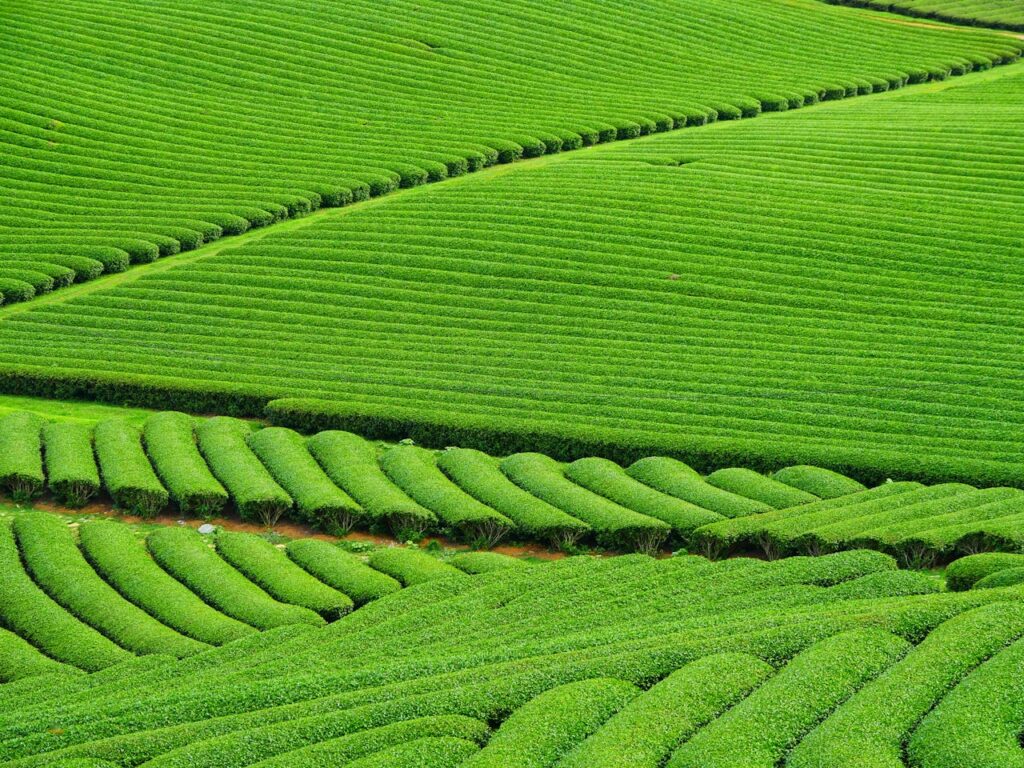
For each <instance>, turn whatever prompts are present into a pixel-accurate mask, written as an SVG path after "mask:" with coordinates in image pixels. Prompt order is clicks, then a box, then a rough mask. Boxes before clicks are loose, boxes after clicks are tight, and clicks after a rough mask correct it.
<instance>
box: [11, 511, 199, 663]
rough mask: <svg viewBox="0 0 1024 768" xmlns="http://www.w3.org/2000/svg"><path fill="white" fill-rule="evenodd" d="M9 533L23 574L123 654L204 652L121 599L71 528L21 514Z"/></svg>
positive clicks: (45, 517)
mask: <svg viewBox="0 0 1024 768" xmlns="http://www.w3.org/2000/svg"><path fill="white" fill-rule="evenodd" d="M14 533H15V537H16V539H17V542H18V547H19V549H20V550H21V557H22V560H23V561H24V563H25V568H26V570H27V571H28V572H29V573H30V574H31V575H32V578H33V579H34V580H35V582H36V584H38V585H39V586H40V587H41V588H42V589H43V590H44V591H45V592H46V593H47V594H48V595H49V596H50V597H51V598H53V600H54V601H56V602H57V603H59V604H60V605H61V606H63V607H64V608H65V609H66V610H67V611H68V612H69V613H71V614H72V615H74V616H76V617H78V618H79V619H80V620H81V621H83V622H85V623H86V624H88V625H90V626H92V627H93V628H95V629H96V630H98V631H99V632H101V633H102V634H103V635H104V636H106V637H108V638H110V639H111V640H113V641H114V642H115V643H117V644H118V645H119V646H121V647H122V648H124V649H125V650H128V651H131V652H133V653H137V654H146V653H163V654H169V655H171V656H175V657H178V658H181V657H184V656H190V655H192V654H194V653H199V652H200V651H202V650H204V649H205V648H207V646H206V645H205V644H204V643H200V642H197V641H196V640H193V639H191V638H188V637H185V636H184V635H180V634H178V633H177V632H175V631H174V630H173V629H170V628H169V627H166V626H164V625H163V624H161V623H160V622H159V621H157V620H156V619H154V618H153V617H152V616H150V615H149V614H148V613H146V612H145V611H143V610H141V609H140V608H138V607H137V606H135V605H133V604H132V603H130V602H128V601H127V600H125V599H124V598H123V597H122V596H121V595H119V594H118V593H117V591H116V590H114V589H113V588H112V587H111V586H110V585H109V584H107V582H105V581H104V580H103V579H102V578H100V577H99V576H98V575H97V573H96V571H94V570H93V569H92V567H91V566H90V565H89V563H87V562H86V560H85V558H84V557H83V556H82V553H81V552H80V551H79V549H78V545H77V544H76V542H75V538H74V536H73V535H72V533H71V529H70V528H68V526H67V525H66V524H65V523H64V521H63V520H59V519H57V518H54V517H50V516H49V515H41V514H40V515H22V516H21V517H19V518H17V519H16V520H15V521H14Z"/></svg>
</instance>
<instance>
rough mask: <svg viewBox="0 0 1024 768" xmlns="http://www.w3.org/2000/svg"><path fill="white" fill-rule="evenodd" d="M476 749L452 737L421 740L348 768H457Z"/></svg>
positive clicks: (477, 749)
mask: <svg viewBox="0 0 1024 768" xmlns="http://www.w3.org/2000/svg"><path fill="white" fill-rule="evenodd" d="M479 749H480V746H479V745H478V744H476V743H475V742H472V741H469V740H468V739H460V738H457V737H455V736H425V737H423V738H422V739H416V740H415V741H410V742H407V743H405V744H398V745H396V746H394V747H390V748H388V749H382V750H381V751H380V752H377V753H375V754H373V755H370V756H369V757H364V758H362V759H360V760H353V761H352V762H351V763H349V766H350V768H457V766H459V765H461V764H462V763H463V762H464V761H465V760H467V759H468V758H469V757H471V756H472V755H473V754H475V753H476V752H477V751H479Z"/></svg>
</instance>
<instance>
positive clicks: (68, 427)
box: [43, 421, 100, 508]
mask: <svg viewBox="0 0 1024 768" xmlns="http://www.w3.org/2000/svg"><path fill="white" fill-rule="evenodd" d="M43 444H44V445H45V446H46V480H47V486H48V487H49V489H50V492H51V493H53V495H54V497H55V498H56V499H57V500H58V501H59V502H60V503H61V504H63V505H65V506H67V507H72V508H75V507H81V506H83V505H84V504H85V503H86V502H87V501H89V499H91V498H92V497H93V496H95V495H96V494H97V493H99V491H100V472H99V467H98V466H97V465H96V456H95V455H94V453H93V446H92V428H91V427H88V426H85V425H83V424H75V423H73V422H59V421H55V422H50V423H49V424H46V425H45V426H44V427H43Z"/></svg>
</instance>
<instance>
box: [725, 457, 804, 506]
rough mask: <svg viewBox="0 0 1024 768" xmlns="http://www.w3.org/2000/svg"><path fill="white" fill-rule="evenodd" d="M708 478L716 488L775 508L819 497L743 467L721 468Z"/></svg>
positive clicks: (802, 502) (795, 504)
mask: <svg viewBox="0 0 1024 768" xmlns="http://www.w3.org/2000/svg"><path fill="white" fill-rule="evenodd" d="M706 479H707V482H708V483H709V484H710V485H713V486H715V487H716V488H720V489H722V490H723V491H729V492H731V493H735V494H738V495H740V496H746V497H747V498H748V499H754V500H755V501H760V502H761V503H762V504H767V505H768V506H769V507H772V508H773V509H786V508H787V507H796V506H800V505H801V504H811V503H813V502H815V501H818V497H817V496H815V495H814V494H813V493H807V491H801V490H800V489H799V488H794V487H792V486H789V485H786V484H785V483H782V482H779V481H777V480H773V479H772V478H770V477H765V476H764V475H762V474H760V473H758V472H754V471H752V470H749V469H743V468H741V467H734V468H730V469H719V470H717V471H715V472H712V473H711V474H710V475H708V476H707V478H706Z"/></svg>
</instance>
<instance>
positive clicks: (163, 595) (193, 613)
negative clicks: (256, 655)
mask: <svg viewBox="0 0 1024 768" xmlns="http://www.w3.org/2000/svg"><path fill="white" fill-rule="evenodd" d="M79 539H80V544H81V547H82V552H83V554H84V555H85V557H86V559H87V560H88V561H89V563H90V564H91V565H92V566H93V568H95V569H96V572H97V573H98V574H100V576H102V577H103V578H104V579H105V580H106V581H107V583H109V584H110V585H111V586H113V587H114V588H115V589H116V590H117V591H118V592H120V593H121V594H122V595H123V596H124V597H125V599H127V600H129V601H131V602H132V603H134V604H135V605H137V606H139V607H140V608H142V609H143V610H144V611H146V613H148V614H150V615H151V616H153V617H155V618H156V619H157V620H158V621H160V622H161V623H163V624H165V625H166V626H168V627H171V628H173V629H176V630H177V631H178V632H180V633H181V634H183V635H186V636H187V637H191V638H193V639H195V640H198V641H199V642H201V643H208V644H210V645H223V644H225V643H229V642H231V641H233V640H238V639H239V638H242V637H245V636H246V635H248V634H251V633H252V631H253V630H252V628H251V627H250V626H249V625H248V624H243V623H242V622H240V621H238V620H236V619H233V618H231V617H230V616H225V615H224V614H223V613H220V612H219V611H217V610H215V609H213V608H211V607H210V606H209V605H207V604H206V603H204V602H203V601H202V600H201V599H200V598H199V597H197V596H196V594H195V593H193V592H192V591H190V590H189V589H187V588H186V587H185V586H183V585H182V584H181V583H180V582H178V581H177V580H175V579H174V578H172V577H171V576H169V575H168V574H167V573H166V572H165V571H164V570H162V569H161V568H160V566H158V565H157V564H156V563H155V562H153V560H152V558H150V557H149V555H148V554H147V553H146V548H145V545H144V544H143V543H142V542H141V541H139V540H138V539H136V537H135V534H134V533H132V530H131V529H130V528H129V527H128V526H125V525H121V524H120V523H116V522H112V521H110V522H108V521H90V522H87V523H85V524H83V525H82V526H81V527H80V528H79Z"/></svg>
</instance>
